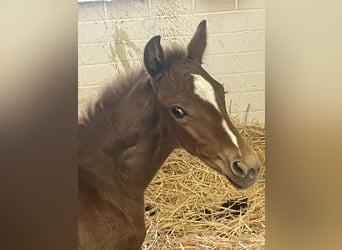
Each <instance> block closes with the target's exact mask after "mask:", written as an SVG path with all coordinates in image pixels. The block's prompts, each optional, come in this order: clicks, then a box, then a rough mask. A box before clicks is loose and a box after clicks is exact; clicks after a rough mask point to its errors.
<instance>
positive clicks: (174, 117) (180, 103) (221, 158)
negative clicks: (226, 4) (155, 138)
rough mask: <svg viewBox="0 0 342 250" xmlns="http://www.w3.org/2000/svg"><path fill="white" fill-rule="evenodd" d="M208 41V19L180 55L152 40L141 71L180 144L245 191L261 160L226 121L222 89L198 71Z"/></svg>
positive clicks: (201, 71) (146, 49) (157, 38)
mask: <svg viewBox="0 0 342 250" xmlns="http://www.w3.org/2000/svg"><path fill="white" fill-rule="evenodd" d="M206 40H207V34H206V21H202V22H201V23H200V24H199V25H198V27H197V30H196V32H195V34H194V36H193V38H192V39H191V41H190V43H189V44H188V47H187V51H186V52H183V54H182V53H181V52H166V53H164V51H163V49H162V47H161V45H160V36H155V37H153V38H152V39H151V40H150V41H149V42H148V43H147V45H146V47H145V51H144V63H145V67H146V69H147V71H148V73H149V74H150V76H151V78H152V79H153V80H152V81H153V85H154V89H155V91H156V93H157V96H158V100H159V103H160V104H161V106H162V108H163V109H164V111H165V113H166V120H167V122H168V130H169V132H170V134H171V135H172V137H173V138H174V140H176V142H177V143H178V145H179V146H181V147H183V148H185V149H186V150H187V151H188V152H190V153H191V154H193V155H195V156H197V157H199V158H200V159H201V160H202V161H204V162H205V163H206V164H207V165H208V166H210V167H212V168H213V169H215V170H217V171H218V172H220V173H222V174H224V175H225V176H226V177H227V178H228V179H229V180H230V182H231V183H232V184H233V185H234V186H235V187H237V188H240V189H244V188H247V187H249V186H251V185H252V184H253V183H254V182H256V180H257V179H258V176H259V168H260V161H259V158H258V157H257V155H256V153H255V152H254V151H253V150H252V148H251V147H250V146H248V145H247V144H246V142H245V141H244V140H243V139H242V137H241V136H240V135H239V133H238V131H237V129H236V128H235V127H234V126H233V124H232V122H231V121H230V119H229V117H228V114H227V110H226V104H225V96H224V88H223V86H222V85H221V84H220V83H219V82H217V81H216V80H214V79H213V78H212V77H211V76H210V75H209V74H208V73H207V72H206V71H205V70H204V69H203V68H202V67H201V61H202V55H203V52H204V50H205V47H206Z"/></svg>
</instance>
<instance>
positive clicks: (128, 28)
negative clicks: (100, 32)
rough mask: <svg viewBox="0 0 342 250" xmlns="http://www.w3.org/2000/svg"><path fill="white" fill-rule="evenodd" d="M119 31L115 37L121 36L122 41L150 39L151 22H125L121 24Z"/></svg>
mask: <svg viewBox="0 0 342 250" xmlns="http://www.w3.org/2000/svg"><path fill="white" fill-rule="evenodd" d="M118 27H119V30H115V33H113V35H114V37H116V39H117V37H118V36H121V38H122V39H126V40H127V39H128V40H138V39H148V38H149V36H148V31H149V29H150V20H148V19H146V20H123V21H120V22H119V25H118Z"/></svg>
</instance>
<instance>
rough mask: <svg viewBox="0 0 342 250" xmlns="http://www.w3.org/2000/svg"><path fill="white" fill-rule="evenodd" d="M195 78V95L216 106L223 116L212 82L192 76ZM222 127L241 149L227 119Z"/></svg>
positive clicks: (195, 75)
mask: <svg viewBox="0 0 342 250" xmlns="http://www.w3.org/2000/svg"><path fill="white" fill-rule="evenodd" d="M192 76H193V78H194V82H193V84H194V91H195V94H196V95H197V96H198V97H200V98H201V99H202V100H204V101H206V102H208V103H209V104H210V105H212V106H214V107H215V109H216V110H217V111H218V112H219V113H220V114H221V117H222V118H223V117H224V116H223V115H222V112H221V110H220V108H219V105H218V102H217V100H216V95H215V89H214V87H213V86H212V84H211V83H210V82H208V81H207V80H206V79H204V78H203V77H202V76H201V75H198V74H192ZM222 126H223V129H224V131H225V132H226V133H227V135H228V137H229V138H230V140H231V141H232V143H233V144H234V145H235V146H236V147H237V148H238V149H239V145H238V141H237V137H236V136H235V134H234V132H233V131H232V130H231V129H230V128H229V125H228V123H227V121H226V119H224V118H223V119H222Z"/></svg>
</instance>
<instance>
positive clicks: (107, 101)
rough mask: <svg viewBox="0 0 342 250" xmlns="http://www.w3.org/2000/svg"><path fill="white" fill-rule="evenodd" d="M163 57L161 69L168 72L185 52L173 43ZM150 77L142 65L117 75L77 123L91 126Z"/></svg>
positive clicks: (89, 105)
mask: <svg viewBox="0 0 342 250" xmlns="http://www.w3.org/2000/svg"><path fill="white" fill-rule="evenodd" d="M164 57H165V61H164V66H163V70H164V72H165V73H169V72H171V71H172V68H173V67H174V65H176V64H179V63H182V62H184V60H185V58H186V52H185V50H184V48H182V47H180V46H179V45H178V44H173V45H172V46H171V47H169V48H166V49H165V50H164ZM150 79H151V78H150V76H149V75H148V74H147V72H146V70H145V67H144V66H143V65H141V66H140V68H138V69H135V70H134V69H132V70H131V71H130V72H129V73H126V74H122V75H119V76H118V77H117V78H116V79H113V80H112V81H111V82H110V83H109V84H108V85H107V86H106V87H104V88H103V90H102V91H101V92H100V93H99V95H98V97H97V99H96V101H95V102H92V103H90V104H88V106H87V108H86V110H85V112H84V114H83V116H82V117H81V118H79V125H82V127H93V126H94V125H96V123H97V122H98V121H100V120H102V119H103V117H104V116H105V115H108V114H110V113H111V112H112V110H113V109H114V108H115V107H117V106H118V105H119V104H120V102H121V100H122V98H124V97H125V96H126V94H127V93H129V91H130V90H131V89H132V88H133V87H134V86H137V85H138V84H145V83H147V82H149V81H150ZM100 114H102V115H100Z"/></svg>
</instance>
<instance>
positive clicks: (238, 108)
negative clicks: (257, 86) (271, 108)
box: [226, 91, 265, 113]
mask: <svg viewBox="0 0 342 250" xmlns="http://www.w3.org/2000/svg"><path fill="white" fill-rule="evenodd" d="M226 105H227V109H229V110H230V111H231V112H232V113H236V112H245V111H246V110H247V108H248V105H249V106H250V107H249V110H250V111H259V110H264V109H265V92H264V91H260V92H259V91H258V92H249V93H233V94H228V95H226Z"/></svg>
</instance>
